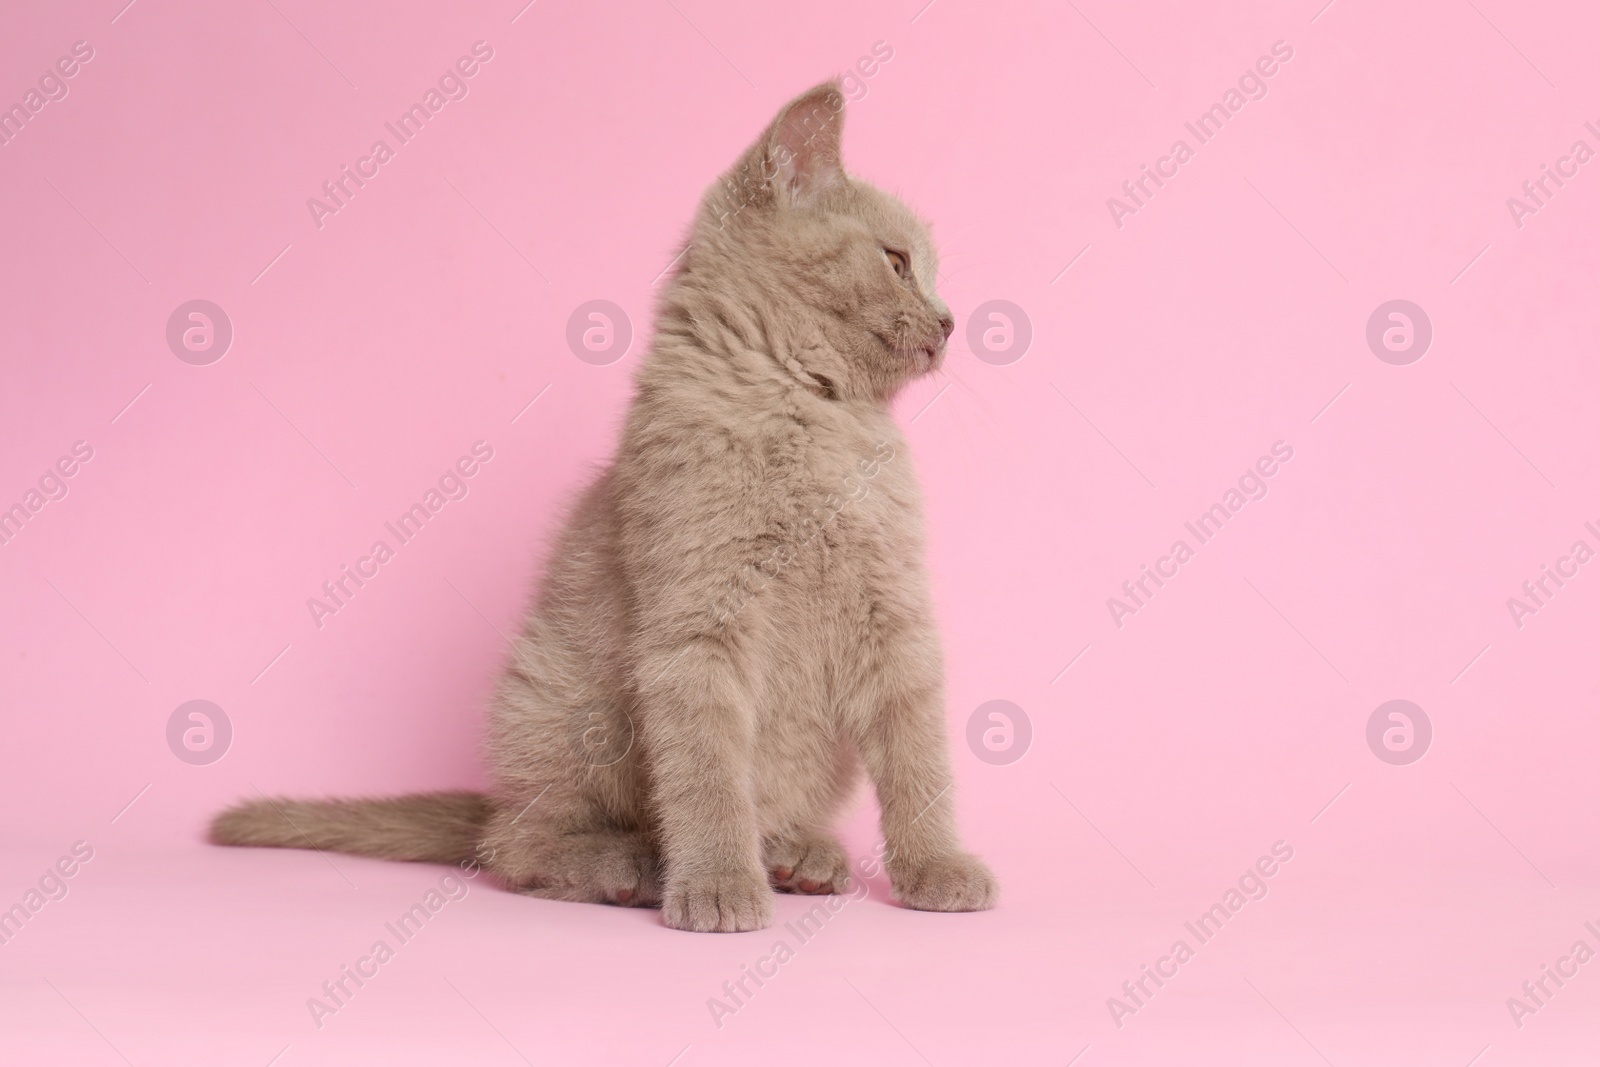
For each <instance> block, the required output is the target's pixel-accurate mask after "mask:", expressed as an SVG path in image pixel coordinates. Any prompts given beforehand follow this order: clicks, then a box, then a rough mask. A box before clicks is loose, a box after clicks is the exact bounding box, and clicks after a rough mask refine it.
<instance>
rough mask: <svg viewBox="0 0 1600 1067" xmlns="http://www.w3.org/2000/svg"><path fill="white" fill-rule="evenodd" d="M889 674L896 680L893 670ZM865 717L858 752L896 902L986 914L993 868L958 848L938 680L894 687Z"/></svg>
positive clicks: (995, 893)
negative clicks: (877, 812)
mask: <svg viewBox="0 0 1600 1067" xmlns="http://www.w3.org/2000/svg"><path fill="white" fill-rule="evenodd" d="M885 674H886V675H888V676H890V677H892V675H893V670H892V668H886V669H885ZM895 681H899V682H901V683H902V684H899V685H891V686H890V687H889V698H888V699H887V700H884V701H883V702H882V703H881V704H879V705H877V706H876V707H874V708H872V709H870V710H868V711H867V712H866V714H865V716H864V721H862V722H861V723H860V724H859V726H858V730H857V745H858V746H859V748H860V750H861V757H862V762H864V763H865V764H866V766H867V771H868V773H869V774H870V775H871V776H872V779H873V783H874V784H875V786H876V787H877V793H878V805H879V807H880V808H881V809H882V815H881V817H880V824H879V825H880V827H881V829H882V831H883V839H884V846H885V850H884V866H885V868H886V869H887V870H888V872H889V880H890V882H891V883H893V885H894V894H895V897H896V898H898V899H899V901H900V902H901V903H902V904H904V905H906V906H907V907H909V908H916V909H917V910H919V911H982V910H984V909H986V908H992V907H994V905H995V902H996V901H997V900H998V899H999V895H1000V885H999V883H998V882H997V881H996V880H995V877H994V874H993V873H992V872H991V871H990V870H989V868H988V866H987V865H986V864H985V863H984V862H983V861H982V860H980V859H979V858H978V857H977V856H974V855H973V854H972V853H970V852H967V851H966V850H964V849H963V848H962V847H961V840H960V835H959V834H958V833H957V831H956V827H955V805H954V802H953V800H952V798H951V786H952V785H953V784H954V783H953V780H952V778H951V774H950V755H949V752H948V750H947V749H946V738H945V726H944V717H943V707H944V701H943V692H942V687H941V686H940V685H939V683H938V682H937V680H935V679H933V678H926V679H915V678H914V676H913V677H912V678H905V679H895Z"/></svg>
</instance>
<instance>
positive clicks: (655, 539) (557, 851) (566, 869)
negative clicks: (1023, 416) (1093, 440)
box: [212, 83, 997, 931]
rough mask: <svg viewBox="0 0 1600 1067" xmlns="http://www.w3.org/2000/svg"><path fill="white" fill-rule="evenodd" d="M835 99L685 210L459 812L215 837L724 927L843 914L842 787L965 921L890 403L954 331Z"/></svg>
mask: <svg viewBox="0 0 1600 1067" xmlns="http://www.w3.org/2000/svg"><path fill="white" fill-rule="evenodd" d="M843 117H844V98H843V96H842V95H841V94H840V92H839V90H838V88H837V86H836V85H834V84H831V83H829V84H824V85H820V86H818V87H817V88H815V89H813V90H811V91H810V92H808V93H806V94H804V95H803V96H801V97H799V98H798V99H797V100H795V101H793V102H792V103H791V104H789V105H788V106H787V107H786V108H784V109H783V111H781V112H780V113H779V115H778V117H777V119H776V120H775V121H774V122H773V124H772V126H771V127H770V128H769V129H768V130H767V131H766V133H765V134H764V135H763V136H762V137H761V138H760V139H759V140H758V141H757V142H756V143H755V144H754V145H753V146H751V148H750V149H749V150H748V151H747V152H746V153H745V154H744V156H743V157H742V158H741V159H740V160H739V162H738V163H737V164H736V165H735V166H734V167H733V168H732V170H730V171H729V172H728V173H727V174H726V175H724V176H723V178H722V179H721V180H720V181H719V182H718V183H717V184H716V185H714V186H713V187H712V188H711V190H710V191H709V192H708V193H707V194H706V196H705V198H704V200H703V202H702V203H701V206H700V209H699V212H698V214H697V216H696V219H695V222H694V227H693V231H692V234H691V237H690V240H689V244H688V248H687V251H686V252H685V253H684V254H683V256H682V258H681V260H680V263H681V265H680V267H679V268H678V271H677V273H676V275H675V276H674V277H673V279H672V280H671V282H670V284H669V285H668V286H667V289H666V292H665V295H664V297H663V299H662V303H661V307H660V309H659V315H658V319H657V323H656V330H655V337H654V341H653V345H652V349H651V351H650V353H649V355H648V357H647V358H646V359H645V360H644V361H643V364H642V366H641V368H640V370H639V372H638V376H637V381H636V391H635V395H634V399H633V403H632V407H631V409H630V410H629V413H628V418H627V424H626V427H625V429H624V431H623V435H622V442H621V446H620V448H619V449H618V452H617V457H616V459H615V461H614V462H613V463H612V464H611V466H610V467H608V468H607V469H606V470H605V471H604V472H603V473H602V474H601V475H600V476H599V478H598V479H597V480H596V481H595V482H594V483H593V484H592V485H591V486H589V488H588V490H587V491H586V492H585V493H584V494H583V495H582V497H581V498H580V499H579V501H578V503H577V505H576V507H575V508H574V510H573V512H572V514H571V515H570V517H569V518H568V521H567V524H566V527H565V529H564V531H563V532H562V534H561V536H560V539H559V541H558V543H557V545H556V547H555V550H554V554H553V556H552V558H551V561H550V565H549V568H548V572H547V574H546V577H545V579H544V581H543V584H542V586H541V587H540V589H539V592H538V597H537V602H536V606H535V608H534V610H533V611H532V612H531V614H530V615H529V617H528V619H527V621H526V623H525V624H524V627H523V630H522V633H521V637H520V640H519V641H518V642H517V646H516V651H515V654H514V656H513V658H512V662H511V663H510V664H509V665H508V667H507V669H506V672H505V675H504V677H503V679H502V681H501V683H500V686H499V692H498V695H497V698H496V701H495V705H494V709H493V715H492V724H491V730H490V740H489V752H490V756H491V761H492V767H493V779H494V785H493V790H492V792H491V793H490V794H489V795H488V796H478V795H473V794H463V793H447V794H422V795H416V796H411V797H402V798H397V799H390V800H328V801H287V800H279V801H273V800H262V801H256V802H251V803H246V804H243V805H241V806H239V807H236V808H234V809H232V810H230V811H227V812H225V813H223V814H222V815H220V816H218V817H217V819H216V821H215V823H214V824H213V827H212V839H213V840H214V841H216V842H218V843H222V844H231V845H270V846H282V847H316V848H322V849H328V850H337V851H343V852H351V853H356V854H360V855H370V856H381V857H386V858H391V859H408V860H421V861H432V862H457V861H461V860H463V859H469V858H475V859H477V860H478V861H480V862H481V863H482V864H483V865H484V866H485V867H487V868H489V869H490V870H492V871H494V872H495V873H496V874H498V875H499V876H500V877H501V878H503V879H504V880H505V881H506V882H507V883H508V884H509V885H511V886H513V887H516V888H518V889H520V890H522V891H525V892H528V893H532V894H534V895H537V896H543V897H553V898H558V899H562V900H578V901H597V902H607V903H615V904H630V905H652V906H653V905H659V906H661V908H662V913H663V917H664V919H665V921H666V923H667V924H668V925H669V926H673V927H676V928H679V929H684V930H722V931H733V930H753V929H757V928H759V927H762V926H765V925H767V924H769V923H770V922H771V920H772V913H773V898H772V890H773V889H774V888H777V889H779V890H785V891H792V892H803V893H825V892H842V891H844V890H845V889H846V888H847V886H848V884H849V880H850V875H849V869H848V864H847V861H846V856H845V853H844V851H843V849H841V848H840V846H839V844H838V843H837V841H836V840H835V839H834V837H833V836H832V833H831V826H832V825H833V823H834V821H835V819H836V817H837V816H838V814H839V811H840V808H841V806H842V805H843V804H844V802H845V801H846V800H847V799H848V797H849V795H850V793H851V792H852V790H853V788H854V787H855V784H856V783H857V781H858V779H859V777H860V774H861V770H862V768H863V766H864V768H865V771H866V773H867V774H868V775H869V776H870V778H871V780H872V782H873V783H874V785H875V786H876V789H877V795H878V800H879V804H880V807H881V809H882V820H881V826H882V831H883V836H884V841H885V845H886V852H885V861H884V862H885V867H886V869H887V871H888V873H889V876H890V879H891V881H892V883H893V886H894V892H895V895H896V896H897V897H898V898H899V899H900V901H902V902H903V903H904V904H906V905H908V906H910V907H913V908H921V909H926V910H933V911H969V910H976V909H981V908H988V907H991V906H992V905H993V904H994V902H995V899H996V895H997V886H996V883H995V879H994V877H993V875H992V874H990V872H989V870H988V868H987V867H985V866H984V864H983V863H982V862H981V861H980V860H978V859H977V858H976V857H974V856H972V855H970V854H969V853H967V852H965V851H963V849H962V847H961V845H960V842H959V840H958V838H957V834H956V830H955V825H954V818H953V807H952V797H951V784H952V782H951V774H950V764H949V757H948V753H947V750H946V739H945V721H944V704H943V692H942V666H941V656H940V650H939V641H938V634H937V633H936V631H935V627H934V623H933V618H932V611H931V606H930V601H929V593H928V584H927V577H926V573H925V570H924V566H923V561H922V557H923V538H922V520H921V504H920V499H919V492H918V488H917V482H916V478H915V474H914V472H913V470H912V465H911V456H910V453H909V450H908V449H907V447H906V443H905V439H904V438H903V436H902V435H901V433H900V430H899V428H898V427H897V426H896V425H895V423H894V421H893V419H892V418H891V417H890V414H889V408H888V405H889V401H890V400H891V399H892V398H893V396H894V395H895V393H896V392H897V391H898V390H899V389H900V388H901V387H902V386H904V385H905V384H906V383H907V382H909V381H911V380H913V379H915V378H917V377H919V376H921V375H924V374H927V373H929V372H931V371H932V370H934V369H936V368H937V367H938V365H939V364H940V362H941V361H942V359H943V355H944V349H945V341H946V338H947V337H948V336H949V334H950V331H951V328H952V322H951V318H950V312H949V309H948V308H947V307H946V306H945V304H944V302H943V301H942V300H940V299H939V297H938V295H937V294H936V293H935V291H934V285H933V282H934V279H935V277H936V273H937V271H936V260H935V254H934V250H933V246H932V243H931V240H930V238H929V236H928V232H927V228H926V227H925V226H924V225H923V224H922V223H921V222H920V221H919V220H918V219H917V218H916V216H915V215H913V214H912V213H911V211H910V210H908V209H907V208H906V207H905V205H904V204H902V203H901V202H900V201H899V200H897V199H895V198H894V197H892V196H890V195H888V194H886V193H884V192H881V191H880V190H878V189H876V188H873V187H872V186H871V185H868V184H867V183H865V182H863V181H861V180H860V179H857V178H854V177H851V176H850V175H848V174H846V173H845V171H844V170H843V168H842V166H841V165H840V159H839V138H840V130H841V126H842V122H843Z"/></svg>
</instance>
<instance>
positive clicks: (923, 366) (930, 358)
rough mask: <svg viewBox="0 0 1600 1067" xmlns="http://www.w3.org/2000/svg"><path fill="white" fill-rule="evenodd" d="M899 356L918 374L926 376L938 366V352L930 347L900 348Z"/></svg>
mask: <svg viewBox="0 0 1600 1067" xmlns="http://www.w3.org/2000/svg"><path fill="white" fill-rule="evenodd" d="M900 355H901V356H902V357H903V358H904V359H906V360H907V361H908V362H909V363H910V364H911V367H912V369H913V370H914V371H916V373H918V374H927V373H928V372H929V371H931V370H933V368H934V367H936V366H938V365H939V350H938V349H937V348H934V347H933V346H932V345H922V346H920V347H917V348H902V349H901V350H900Z"/></svg>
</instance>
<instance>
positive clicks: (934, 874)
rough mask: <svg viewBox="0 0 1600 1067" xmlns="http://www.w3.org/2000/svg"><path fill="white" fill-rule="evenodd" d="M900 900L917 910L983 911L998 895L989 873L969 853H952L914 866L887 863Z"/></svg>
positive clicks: (984, 865) (977, 859)
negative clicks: (897, 866) (898, 865)
mask: <svg viewBox="0 0 1600 1067" xmlns="http://www.w3.org/2000/svg"><path fill="white" fill-rule="evenodd" d="M889 876H890V879H891V880H892V881H893V882H894V895H895V897H896V898H898V899H899V901H900V903H902V904H904V905H905V906H906V907H908V908H915V909H917V910H918V911H985V910H987V909H989V908H992V907H994V905H995V902H996V901H997V900H998V899H999V897H1000V883H999V882H997V881H995V877H994V874H993V872H991V871H990V870H989V867H988V865H987V864H985V863H984V862H983V861H982V860H980V859H979V858H978V857H976V856H974V855H972V854H971V853H970V852H952V853H950V854H948V855H945V856H939V857H937V858H935V859H931V860H927V861H925V862H923V863H921V864H919V865H917V866H915V867H899V868H898V869H897V868H896V867H895V866H894V865H892V864H891V866H890V870H889Z"/></svg>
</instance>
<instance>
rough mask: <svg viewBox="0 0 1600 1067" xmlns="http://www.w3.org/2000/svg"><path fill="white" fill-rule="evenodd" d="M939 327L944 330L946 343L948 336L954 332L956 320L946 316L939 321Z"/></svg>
mask: <svg viewBox="0 0 1600 1067" xmlns="http://www.w3.org/2000/svg"><path fill="white" fill-rule="evenodd" d="M939 327H940V329H942V330H944V339H945V340H946V341H948V340H950V335H951V334H953V333H955V332H956V320H955V319H952V318H951V317H950V316H949V315H946V316H944V317H943V318H941V319H940V320H939Z"/></svg>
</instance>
